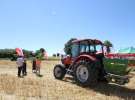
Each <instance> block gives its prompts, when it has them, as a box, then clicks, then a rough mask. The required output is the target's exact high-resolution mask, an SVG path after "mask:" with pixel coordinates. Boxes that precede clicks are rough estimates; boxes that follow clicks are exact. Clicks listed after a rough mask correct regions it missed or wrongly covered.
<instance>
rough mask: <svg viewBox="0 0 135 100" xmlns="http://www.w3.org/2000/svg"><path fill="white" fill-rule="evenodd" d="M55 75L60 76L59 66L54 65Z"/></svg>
mask: <svg viewBox="0 0 135 100" xmlns="http://www.w3.org/2000/svg"><path fill="white" fill-rule="evenodd" d="M54 73H55V76H56V77H60V76H61V68H60V67H56V68H55V70H54Z"/></svg>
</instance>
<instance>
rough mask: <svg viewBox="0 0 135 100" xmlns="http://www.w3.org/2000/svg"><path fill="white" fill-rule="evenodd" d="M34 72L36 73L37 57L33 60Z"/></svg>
mask: <svg viewBox="0 0 135 100" xmlns="http://www.w3.org/2000/svg"><path fill="white" fill-rule="evenodd" d="M32 72H33V73H36V59H35V58H33V60H32Z"/></svg>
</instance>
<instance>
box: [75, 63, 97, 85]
mask: <svg viewBox="0 0 135 100" xmlns="http://www.w3.org/2000/svg"><path fill="white" fill-rule="evenodd" d="M98 67H99V65H98V62H85V61H80V62H79V63H77V64H76V65H75V71H74V79H75V81H76V82H77V84H78V85H81V86H95V85H96V84H97V80H98V72H99V71H98Z"/></svg>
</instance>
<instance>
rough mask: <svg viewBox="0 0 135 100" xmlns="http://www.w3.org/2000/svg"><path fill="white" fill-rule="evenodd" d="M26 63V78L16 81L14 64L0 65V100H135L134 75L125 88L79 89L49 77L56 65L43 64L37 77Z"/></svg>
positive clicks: (66, 81)
mask: <svg viewBox="0 0 135 100" xmlns="http://www.w3.org/2000/svg"><path fill="white" fill-rule="evenodd" d="M27 63H28V76H26V77H24V78H18V77H17V76H16V74H17V67H16V63H15V62H11V61H8V60H1V61H0V100H135V75H134V74H133V75H132V78H131V80H130V83H128V84H126V85H125V86H118V85H115V84H103V83H100V84H99V85H98V86H97V87H93V88H92V87H91V88H88V87H87V88H83V87H80V86H77V85H76V84H74V82H73V81H72V80H69V79H64V80H63V81H59V80H56V79H54V77H53V66H54V65H55V64H57V63H59V62H58V61H44V62H43V63H42V68H41V74H42V75H43V77H37V76H36V75H35V74H33V73H32V71H31V62H30V61H29V62H27Z"/></svg>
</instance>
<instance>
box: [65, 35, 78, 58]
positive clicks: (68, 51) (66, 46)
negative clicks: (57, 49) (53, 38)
mask: <svg viewBox="0 0 135 100" xmlns="http://www.w3.org/2000/svg"><path fill="white" fill-rule="evenodd" d="M74 40H77V39H76V38H71V39H70V40H69V41H68V42H67V43H66V44H65V47H64V52H65V53H66V54H67V55H71V49H72V47H71V43H72V41H74Z"/></svg>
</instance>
